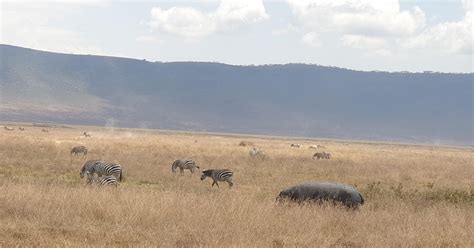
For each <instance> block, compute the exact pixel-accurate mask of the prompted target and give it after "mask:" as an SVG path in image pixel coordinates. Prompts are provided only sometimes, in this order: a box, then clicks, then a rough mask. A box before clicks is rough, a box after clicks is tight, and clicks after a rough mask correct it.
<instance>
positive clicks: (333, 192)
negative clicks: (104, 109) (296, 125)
mask: <svg viewBox="0 0 474 248" xmlns="http://www.w3.org/2000/svg"><path fill="white" fill-rule="evenodd" d="M4 128H5V130H7V131H14V128H12V127H7V126H4ZM18 129H19V130H20V131H24V130H25V128H23V127H19V128H18ZM41 131H42V132H45V133H47V132H49V130H47V129H44V128H43V129H41ZM82 136H83V137H91V134H90V133H88V132H83V134H82ZM239 146H252V148H251V149H250V150H249V156H250V157H252V158H261V159H265V158H266V154H265V153H264V152H263V151H262V150H260V149H258V148H256V147H255V143H254V142H251V141H242V142H240V143H239ZM290 147H292V148H303V147H304V146H303V145H302V144H290ZM308 148H309V149H322V148H324V146H322V145H309V146H308ZM81 154H82V156H86V155H87V154H88V149H87V147H85V146H83V145H81V146H75V147H73V148H72V149H71V150H70V155H71V156H78V155H81ZM312 159H318V160H319V159H331V154H330V153H328V152H325V151H321V152H316V153H314V155H313V157H312ZM178 169H179V171H180V173H181V174H182V173H184V170H189V171H190V172H191V174H193V173H194V172H195V171H196V170H197V169H200V167H199V166H198V165H197V163H196V161H194V160H192V159H177V160H175V161H174V162H173V163H172V164H171V172H172V173H176V172H177V170H178ZM79 175H80V178H84V177H85V178H86V179H87V183H88V184H96V185H101V186H102V185H111V186H115V187H117V186H118V185H119V183H120V182H122V181H123V179H124V175H123V170H122V166H121V165H120V164H119V163H116V162H111V161H105V160H98V159H96V160H88V161H86V162H85V163H84V165H83V166H82V168H81V170H80V173H79ZM233 176H234V172H233V171H232V170H230V169H207V170H203V171H202V174H201V180H205V179H206V178H210V179H212V185H211V187H214V185H216V186H217V187H219V182H226V183H227V184H228V185H229V188H232V186H233V185H234V181H233ZM276 201H277V202H283V201H292V202H297V203H302V202H316V203H323V202H330V203H334V204H340V205H342V206H345V207H348V208H355V209H356V208H358V206H360V205H362V204H363V203H364V198H363V197H362V195H361V194H360V193H359V192H358V191H357V190H356V189H355V188H353V187H352V186H350V185H347V184H341V183H335V182H306V183H302V184H299V185H295V186H291V187H289V188H286V189H284V190H282V191H281V192H280V193H279V194H278V196H277V197H276Z"/></svg>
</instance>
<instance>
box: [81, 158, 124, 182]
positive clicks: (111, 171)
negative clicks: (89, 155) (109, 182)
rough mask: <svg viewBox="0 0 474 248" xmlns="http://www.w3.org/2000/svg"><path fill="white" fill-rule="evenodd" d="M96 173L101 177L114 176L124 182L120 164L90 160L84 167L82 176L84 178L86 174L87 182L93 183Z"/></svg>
mask: <svg viewBox="0 0 474 248" xmlns="http://www.w3.org/2000/svg"><path fill="white" fill-rule="evenodd" d="M94 173H96V174H97V176H99V177H102V175H104V176H114V177H115V178H118V180H119V181H120V182H121V181H122V166H120V164H118V163H114V162H107V161H103V160H89V161H87V162H86V163H85V164H84V166H82V169H81V173H80V176H81V178H83V177H84V174H86V175H87V182H88V183H91V182H92V179H93V177H94Z"/></svg>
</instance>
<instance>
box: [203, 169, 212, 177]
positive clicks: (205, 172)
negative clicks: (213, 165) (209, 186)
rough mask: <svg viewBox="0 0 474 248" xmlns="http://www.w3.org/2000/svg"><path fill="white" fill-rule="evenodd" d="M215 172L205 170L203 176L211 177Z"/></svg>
mask: <svg viewBox="0 0 474 248" xmlns="http://www.w3.org/2000/svg"><path fill="white" fill-rule="evenodd" d="M212 171H213V170H203V171H202V174H204V175H206V176H211V173H212Z"/></svg>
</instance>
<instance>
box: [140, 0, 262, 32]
mask: <svg viewBox="0 0 474 248" xmlns="http://www.w3.org/2000/svg"><path fill="white" fill-rule="evenodd" d="M265 19H268V14H267V13H266V11H265V7H264V5H263V1H262V0H221V2H220V3H219V6H218V7H217V9H216V10H215V11H212V12H208V13H205V12H202V11H200V10H197V9H195V8H192V7H172V8H169V9H167V10H163V9H161V8H158V7H155V8H152V10H151V19H150V21H149V22H148V25H149V26H150V28H151V29H152V30H153V31H155V32H163V33H169V34H173V35H178V36H183V37H190V38H196V37H202V36H206V35H209V34H212V33H215V32H225V31H229V30H233V29H236V28H240V27H242V26H245V25H250V24H253V23H257V22H259V21H262V20H265Z"/></svg>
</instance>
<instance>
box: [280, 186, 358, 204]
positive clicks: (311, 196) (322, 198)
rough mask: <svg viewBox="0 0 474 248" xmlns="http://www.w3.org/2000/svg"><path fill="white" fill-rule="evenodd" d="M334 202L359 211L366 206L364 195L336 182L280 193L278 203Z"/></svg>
mask: <svg viewBox="0 0 474 248" xmlns="http://www.w3.org/2000/svg"><path fill="white" fill-rule="evenodd" d="M284 200H289V201H294V202H298V203H303V202H316V203H323V202H332V203H336V204H337V203H338V204H342V205H343V206H346V207H348V208H354V209H357V208H358V207H359V205H362V204H364V198H363V197H362V195H361V194H360V193H359V192H358V191H357V190H356V189H354V188H353V187H352V186H350V185H347V184H341V183H334V182H305V183H302V184H299V185H295V186H292V187H289V188H287V189H285V190H283V191H281V192H280V194H279V195H278V197H277V201H278V202H281V201H284Z"/></svg>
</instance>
